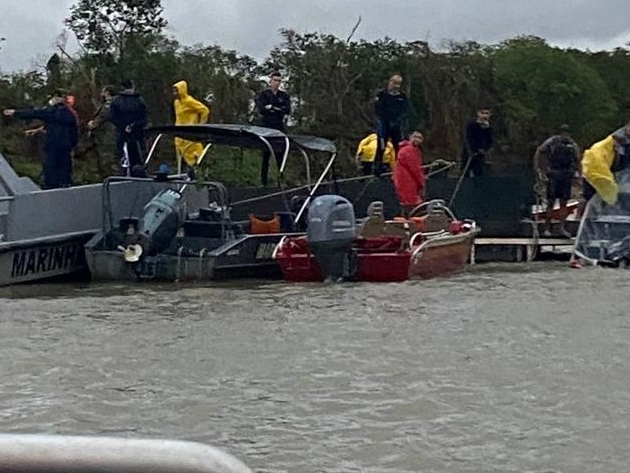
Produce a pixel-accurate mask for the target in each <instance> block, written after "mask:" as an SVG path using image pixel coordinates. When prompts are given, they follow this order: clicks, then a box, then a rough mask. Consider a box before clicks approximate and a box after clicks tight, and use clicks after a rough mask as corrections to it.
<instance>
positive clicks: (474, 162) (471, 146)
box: [461, 107, 493, 177]
mask: <svg viewBox="0 0 630 473" xmlns="http://www.w3.org/2000/svg"><path fill="white" fill-rule="evenodd" d="M492 140H493V138H492V126H490V109H489V108H487V107H482V108H479V109H477V118H476V119H475V120H472V121H470V122H469V123H468V125H466V138H465V143H464V149H463V150H462V161H461V167H462V174H464V175H465V176H467V177H476V176H481V175H482V174H483V173H484V168H485V166H486V157H487V155H488V151H489V150H490V148H491V147H492Z"/></svg>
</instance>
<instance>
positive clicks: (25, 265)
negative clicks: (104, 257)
mask: <svg viewBox="0 0 630 473" xmlns="http://www.w3.org/2000/svg"><path fill="white" fill-rule="evenodd" d="M93 234H94V232H90V231H87V232H75V233H66V234H61V235H55V236H51V237H41V238H36V239H32V240H21V241H17V242H8V243H1V244H0V286H7V285H11V284H19V283H32V282H36V281H47V280H51V279H56V278H60V277H69V276H70V277H71V276H76V277H84V276H86V275H87V274H88V273H87V269H88V268H87V264H86V260H85V255H84V252H83V246H84V245H85V243H86V242H87V241H88V240H89V239H90V237H91V236H92V235H93Z"/></svg>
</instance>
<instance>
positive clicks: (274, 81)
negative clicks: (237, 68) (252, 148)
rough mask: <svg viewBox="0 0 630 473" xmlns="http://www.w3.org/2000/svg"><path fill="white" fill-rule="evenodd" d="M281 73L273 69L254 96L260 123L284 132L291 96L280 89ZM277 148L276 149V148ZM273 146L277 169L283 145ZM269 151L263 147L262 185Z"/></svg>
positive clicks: (266, 170)
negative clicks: (266, 81) (267, 80)
mask: <svg viewBox="0 0 630 473" xmlns="http://www.w3.org/2000/svg"><path fill="white" fill-rule="evenodd" d="M281 83H282V75H281V74H280V73H279V72H277V71H275V72H272V73H271V78H270V81H269V87H267V88H266V89H264V90H263V91H261V92H260V93H259V94H258V97H256V108H257V109H258V113H260V116H261V125H262V126H264V127H266V128H273V129H275V130H279V131H281V132H283V133H284V131H285V121H286V119H287V117H288V116H289V114H290V113H291V98H290V97H289V94H287V93H286V92H285V91H284V90H280V84H281ZM276 148H277V149H276ZM276 148H274V150H273V151H274V154H275V155H276V164H277V165H278V170H279V169H280V166H281V165H282V156H283V155H284V151H285V150H284V146H282V147H280V146H277V147H276ZM270 158H271V152H270V151H269V150H267V149H265V150H264V151H263V153H262V166H261V169H260V180H261V181H262V185H263V186H265V187H266V186H267V183H268V178H269V159H270Z"/></svg>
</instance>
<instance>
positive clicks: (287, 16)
mask: <svg viewBox="0 0 630 473" xmlns="http://www.w3.org/2000/svg"><path fill="white" fill-rule="evenodd" d="M73 3H75V2H74V1H73V0H22V2H20V3H17V2H11V4H10V6H9V0H0V6H4V7H5V8H2V17H1V18H0V37H5V38H6V41H4V42H1V43H0V47H1V48H2V49H0V70H2V71H4V72H7V71H11V70H17V69H26V68H29V67H31V66H32V65H41V64H43V63H44V62H45V60H46V59H47V58H48V57H49V56H50V55H51V54H52V53H53V52H54V42H55V38H56V37H57V36H58V35H59V34H60V33H61V32H62V31H63V19H64V18H65V17H66V16H68V13H69V9H70V7H71V5H72V4H73ZM162 5H163V6H164V16H165V18H166V19H167V20H168V21H169V30H168V32H169V33H170V34H171V35H173V36H174V37H175V38H176V39H177V40H179V41H180V42H181V43H183V44H188V45H191V44H194V43H205V44H219V45H221V46H223V47H225V48H229V49H236V50H237V51H239V52H241V53H244V54H249V55H252V56H254V57H256V58H258V59H261V58H263V57H264V56H265V55H266V54H267V52H268V51H269V50H270V49H271V48H272V47H273V46H274V45H276V44H278V42H279V41H280V38H279V36H278V29H279V28H283V27H285V28H293V29H296V30H298V31H301V32H305V31H321V32H325V33H331V34H336V35H339V36H341V37H346V36H347V35H348V34H349V32H350V30H351V29H352V27H353V26H354V24H355V22H356V20H357V18H358V16H359V15H361V17H362V22H361V25H360V27H359V29H358V31H357V32H356V34H355V39H359V38H365V39H375V38H382V37H384V36H389V37H391V38H394V39H397V40H400V41H409V40H416V39H420V40H425V41H429V43H430V44H432V45H434V46H436V45H440V43H441V42H442V41H443V40H445V39H455V40H465V39H473V40H476V41H479V42H482V43H495V42H498V41H501V40H503V39H507V38H511V37H514V36H516V35H520V34H533V35H537V36H541V37H543V38H545V39H547V40H548V41H549V42H550V43H552V44H555V45H559V46H565V47H566V46H571V47H577V48H582V49H587V48H588V49H591V50H599V49H612V48H614V47H617V46H623V45H624V44H626V43H628V42H630V24H629V23H628V18H629V17H630V16H629V15H628V10H629V9H630V7H629V6H628V0H601V1H600V2H594V1H593V0H529V1H527V2H525V1H521V0H398V1H396V2H387V1H383V0H162ZM68 48H69V49H70V50H73V49H76V46H75V41H74V39H73V38H71V39H70V40H69V42H68Z"/></svg>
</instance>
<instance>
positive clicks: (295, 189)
mask: <svg viewBox="0 0 630 473" xmlns="http://www.w3.org/2000/svg"><path fill="white" fill-rule="evenodd" d="M438 166H442V168H440V169H438V170H437V171H430V172H429V173H428V174H427V178H429V177H431V176H434V175H436V174H439V173H441V172H444V171H446V170H448V169H450V168H452V167H453V166H455V163H454V162H452V161H445V160H443V159H436V160H435V161H433V162H432V163H429V164H426V165H424V166H422V168H423V169H432V168H435V167H438ZM392 174H393V172H387V173H383V174H381V176H391V175H392ZM367 179H370V180H372V179H375V177H374V176H372V175H367V176H354V177H346V178H343V179H334V180H330V181H324V182H322V183H321V184H320V187H321V186H328V185H331V184H339V183H345V182H353V181H363V180H367ZM310 188H311V186H310V185H303V186H298V187H293V188H291V189H286V190H280V191H277V192H272V193H270V194H265V195H261V196H256V197H251V198H249V199H243V200H238V201H236V202H232V206H236V205H243V204H249V203H251V202H258V201H260V200H264V199H269V198H271V197H279V196H285V195H287V194H291V193H293V192H298V191H301V190H309V189H310ZM362 193H363V191H362Z"/></svg>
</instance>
